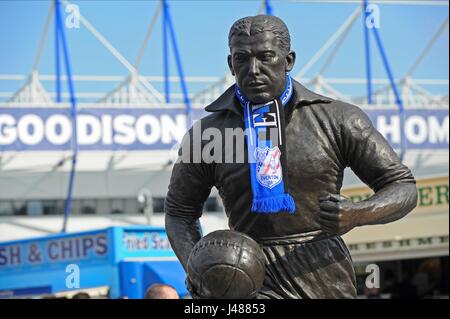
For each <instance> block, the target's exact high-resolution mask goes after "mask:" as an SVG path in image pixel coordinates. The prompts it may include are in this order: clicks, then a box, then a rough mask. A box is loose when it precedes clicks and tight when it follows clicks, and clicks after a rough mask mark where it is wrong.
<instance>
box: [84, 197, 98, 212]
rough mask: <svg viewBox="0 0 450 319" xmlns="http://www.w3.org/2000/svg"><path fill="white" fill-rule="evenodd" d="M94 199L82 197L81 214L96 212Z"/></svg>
mask: <svg viewBox="0 0 450 319" xmlns="http://www.w3.org/2000/svg"><path fill="white" fill-rule="evenodd" d="M96 206H97V205H96V200H95V199H83V200H81V214H83V215H92V214H96V209H97V207H96Z"/></svg>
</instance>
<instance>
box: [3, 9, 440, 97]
mask: <svg viewBox="0 0 450 319" xmlns="http://www.w3.org/2000/svg"><path fill="white" fill-rule="evenodd" d="M49 3H50V2H49V1H39V0H38V1H5V0H2V1H0V43H1V44H0V48H1V49H0V74H29V73H30V71H31V67H32V64H33V61H34V57H35V54H36V48H37V46H38V43H39V39H40V36H41V34H42V31H43V28H44V22H45V18H46V15H47V12H48V8H49ZM72 3H74V4H77V5H79V8H80V11H81V14H82V15H83V16H85V17H86V18H87V19H88V20H89V21H90V22H91V23H92V24H93V25H94V26H95V27H96V28H97V29H98V30H99V31H100V32H101V33H102V34H103V35H104V36H105V37H106V38H107V39H108V40H109V41H110V42H111V43H112V44H113V45H114V46H115V47H116V48H117V49H118V50H119V51H120V52H121V53H122V54H123V55H124V56H125V57H126V58H127V59H128V60H129V61H130V62H134V60H135V58H136V55H137V53H138V51H139V48H140V46H141V43H142V41H143V38H144V35H145V32H146V30H147V27H148V25H149V23H150V20H151V18H152V16H153V14H154V12H155V8H156V6H157V4H158V3H157V2H156V1H88V0H85V1H72ZM169 4H170V9H171V14H172V18H173V22H174V27H175V31H176V35H177V40H178V46H179V49H180V53H181V57H182V62H183V67H184V72H185V74H186V75H190V76H222V75H224V73H225V72H226V70H227V64H226V56H227V54H228V47H227V35H228V30H229V27H230V26H231V24H232V23H233V22H234V21H235V20H236V19H238V18H240V17H242V16H246V15H253V14H255V13H256V12H257V11H258V8H259V7H260V4H261V2H260V1H256V0H255V1H238V0H235V1H205V0H204V1H181V0H177V1H173V0H172V1H169ZM272 6H273V9H274V14H275V15H277V16H279V17H281V18H282V19H283V20H284V21H285V22H286V24H287V25H288V27H289V29H290V32H291V37H292V47H293V49H294V50H295V51H296V52H297V64H296V67H295V69H294V71H293V74H296V73H297V72H298V71H299V70H300V68H301V66H302V65H304V64H305V63H306V61H308V60H309V59H310V58H311V57H312V56H313V55H314V53H315V52H316V51H317V50H318V49H319V48H320V47H321V46H322V45H323V44H324V43H325V41H326V40H327V39H328V38H329V37H330V36H331V34H332V33H333V32H334V31H335V30H336V29H337V28H338V27H339V26H340V25H341V24H342V23H343V22H344V21H345V20H346V18H347V17H348V16H349V15H350V14H351V12H352V11H353V10H354V9H355V7H356V5H355V4H314V3H310V4H305V3H295V2H292V1H272ZM380 10H381V11H380V17H381V28H380V30H379V32H380V35H381V37H382V40H383V44H384V46H385V48H386V51H387V55H388V57H389V60H390V63H391V66H392V69H393V73H394V75H395V76H396V78H401V77H402V76H403V75H404V74H405V72H406V71H407V70H408V69H409V67H410V66H411V65H412V64H413V63H414V61H415V60H416V59H417V57H418V55H419V54H420V52H421V50H422V49H423V48H424V46H425V45H426V43H427V42H428V41H429V40H430V39H431V36H432V35H433V34H434V33H435V32H436V30H437V29H438V28H439V26H440V25H441V23H442V22H443V21H444V20H445V19H446V17H447V16H448V7H445V6H444V7H443V6H435V7H426V6H396V5H380ZM52 27H53V24H52ZM49 36H50V37H49V38H48V39H47V42H46V46H45V49H44V51H43V55H42V60H41V63H40V66H39V71H40V73H43V74H49V73H53V72H54V52H53V50H54V38H53V29H51V33H50V34H49ZM67 36H68V41H69V51H70V58H71V63H72V66H73V69H74V71H73V72H74V73H75V74H96V75H126V74H127V70H126V69H125V68H124V67H123V66H122V65H121V64H120V63H119V62H117V61H116V60H115V58H114V57H112V55H111V54H110V53H109V52H108V51H107V50H106V49H105V48H103V47H102V46H101V45H100V44H99V42H98V41H97V40H95V39H94V37H93V36H92V35H91V34H90V33H89V32H88V31H87V30H86V29H85V28H84V27H83V26H81V28H80V29H70V30H67ZM371 43H372V57H373V73H374V77H385V71H384V68H383V67H382V64H381V59H380V58H379V54H378V51H377V49H376V47H375V41H374V38H373V36H371ZM448 55H449V52H448V29H447V30H446V31H445V32H444V34H443V35H442V36H441V37H440V39H439V41H438V42H437V43H436V45H435V46H434V48H433V49H432V51H431V52H430V53H429V55H428V56H427V58H426V59H425V60H424V62H423V63H422V64H421V66H420V67H419V68H418V69H417V71H416V73H415V77H416V78H438V79H448V72H449V71H448V70H449V65H448ZM325 59H326V56H325V58H322V59H321V61H319V63H318V66H317V67H315V68H313V69H312V70H311V72H309V73H308V74H307V76H308V77H311V76H314V75H315V74H316V73H317V71H318V70H319V68H320V66H321V64H322V63H323V62H324V61H325ZM171 73H172V75H176V69H175V63H174V59H173V55H172V56H171ZM141 74H145V75H162V74H163V68H162V40H161V19H159V20H158V22H157V24H156V28H155V30H154V32H153V34H152V37H151V39H150V42H149V46H148V47H147V50H146V53H145V56H144V60H143V62H142V64H141ZM325 75H326V76H328V77H359V78H363V77H365V60H364V45H363V33H362V19H359V20H358V21H357V22H356V23H355V25H354V26H353V28H352V30H351V31H350V33H349V35H348V37H347V39H346V41H345V42H344V44H343V46H342V48H341V50H340V51H339V53H338V54H337V56H336V58H335V60H334V63H333V64H332V65H330V67H329V68H328V70H327V72H326V73H325ZM5 89H10V88H5V84H2V82H1V81H0V90H5ZM443 89H444V90H447V88H443Z"/></svg>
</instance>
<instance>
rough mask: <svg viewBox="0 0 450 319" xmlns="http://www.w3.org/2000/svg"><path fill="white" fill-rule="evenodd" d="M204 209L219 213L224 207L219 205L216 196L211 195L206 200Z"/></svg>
mask: <svg viewBox="0 0 450 319" xmlns="http://www.w3.org/2000/svg"><path fill="white" fill-rule="evenodd" d="M203 211H205V212H211V213H217V212H221V211H222V207H221V206H220V205H219V202H218V201H217V198H216V197H209V198H208V199H207V200H206V202H205V205H204V207H203Z"/></svg>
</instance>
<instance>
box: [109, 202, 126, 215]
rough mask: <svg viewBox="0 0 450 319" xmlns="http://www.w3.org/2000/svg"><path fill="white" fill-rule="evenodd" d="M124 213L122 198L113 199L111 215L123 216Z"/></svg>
mask: <svg viewBox="0 0 450 319" xmlns="http://www.w3.org/2000/svg"><path fill="white" fill-rule="evenodd" d="M124 212H125V205H124V200H123V199H122V198H114V199H111V214H123V213H124Z"/></svg>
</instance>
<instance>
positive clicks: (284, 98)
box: [235, 75, 295, 213]
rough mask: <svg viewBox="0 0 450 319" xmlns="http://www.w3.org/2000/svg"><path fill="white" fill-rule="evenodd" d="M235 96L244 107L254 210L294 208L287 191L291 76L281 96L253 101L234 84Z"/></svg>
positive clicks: (287, 77) (287, 79) (289, 210)
mask: <svg viewBox="0 0 450 319" xmlns="http://www.w3.org/2000/svg"><path fill="white" fill-rule="evenodd" d="M235 91H236V96H237V98H238V100H239V101H240V103H241V104H242V106H243V107H244V122H245V128H246V129H247V132H248V134H247V150H248V155H249V165H250V178H251V185H252V193H253V200H252V208H251V211H252V212H255V213H278V212H289V213H294V212H295V203H294V200H293V198H292V196H291V195H290V194H289V193H288V192H287V189H286V188H287V171H286V167H287V166H286V143H285V117H284V110H283V108H284V106H285V105H286V104H287V103H288V102H289V100H290V98H291V96H292V93H293V86H292V79H291V77H290V76H289V75H286V88H285V89H284V92H283V94H282V95H281V97H280V98H279V99H275V100H272V101H270V102H268V103H265V104H252V102H250V101H249V100H248V99H247V98H246V97H245V96H244V95H243V94H242V93H241V92H240V90H239V88H238V86H237V84H236V85H235Z"/></svg>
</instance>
